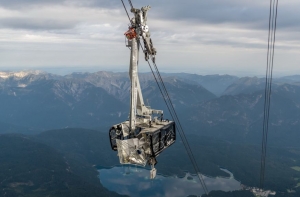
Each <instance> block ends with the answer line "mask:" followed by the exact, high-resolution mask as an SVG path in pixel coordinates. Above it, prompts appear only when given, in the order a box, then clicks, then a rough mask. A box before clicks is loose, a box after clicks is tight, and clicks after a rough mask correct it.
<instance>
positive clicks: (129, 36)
mask: <svg viewBox="0 0 300 197" xmlns="http://www.w3.org/2000/svg"><path fill="white" fill-rule="evenodd" d="M124 35H125V36H126V38H127V39H128V40H132V39H133V38H136V36H137V34H136V32H135V30H134V28H133V27H131V28H130V29H129V30H128V31H126V32H125V33H124Z"/></svg>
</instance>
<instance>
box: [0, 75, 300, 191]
mask: <svg viewBox="0 0 300 197" xmlns="http://www.w3.org/2000/svg"><path fill="white" fill-rule="evenodd" d="M162 76H163V79H164V82H165V85H166V87H167V89H168V91H169V94H170V97H171V99H172V101H173V104H174V107H175V109H176V111H177V113H178V116H179V118H180V120H181V124H182V125H183V128H184V130H185V132H186V134H187V138H188V140H189V142H190V145H191V148H192V150H193V152H194V153H195V156H196V160H197V162H198V164H199V166H200V167H201V171H202V173H204V174H205V175H208V176H213V177H216V176H225V177H226V176H228V174H226V173H225V172H223V171H222V170H220V169H219V168H220V166H221V167H223V168H226V169H228V170H230V171H231V172H232V173H233V174H234V177H235V178H236V179H237V180H239V181H241V183H242V184H244V185H247V186H252V187H254V186H255V187H257V186H258V185H259V170H260V151H261V150H260V148H261V146H260V143H261V132H262V121H263V104H264V83H265V80H264V78H259V77H237V76H232V75H205V76H202V75H196V74H188V73H172V74H170V73H163V74H162ZM139 77H140V81H141V87H142V91H143V95H144V98H146V99H145V103H146V104H147V105H150V106H151V107H153V108H155V109H163V110H164V111H165V117H166V118H170V116H169V114H168V111H167V109H166V107H165V104H164V101H163V99H162V97H161V96H160V92H159V90H158V88H157V85H156V83H155V81H154V79H153V76H152V74H150V73H141V74H139ZM0 89H1V92H0V109H1V111H0V132H1V135H0V141H2V143H1V147H2V148H1V149H0V150H1V151H0V158H1V160H2V161H5V162H3V163H2V164H1V165H2V168H1V170H3V173H2V180H4V181H2V182H1V188H2V190H1V192H2V195H4V194H5V193H6V194H9V196H12V197H13V196H18V195H24V196H26V195H27V196H34V195H36V196H39V195H42V194H43V195H46V194H49V195H53V196H76V195H77V194H76V195H75V193H78V195H77V196H82V194H83V193H84V191H86V190H88V191H90V192H92V193H93V192H94V194H93V196H101V192H104V193H105V192H106V194H105V196H117V195H118V194H116V193H113V192H110V191H108V190H107V189H105V188H104V187H103V186H102V185H101V183H100V182H99V180H98V178H97V171H96V168H95V167H93V166H105V167H110V166H115V165H117V164H118V158H117V156H116V152H113V151H111V150H110V145H109V140H108V134H107V132H108V129H109V128H110V127H111V125H112V124H116V123H118V122H121V121H124V120H126V119H127V118H128V109H129V91H130V81H129V77H128V73H126V72H106V71H99V72H94V73H78V72H77V73H72V74H68V75H64V76H61V75H56V74H51V73H46V72H42V71H19V72H8V71H7V72H0ZM299 128H300V75H294V76H286V77H280V78H274V80H273V87H272V97H271V111H270V122H269V139H268V140H269V141H268V144H269V147H268V157H267V172H266V184H265V185H266V188H267V189H271V190H274V191H276V192H277V193H276V196H298V195H299V192H300V190H299V187H298V185H299V183H298V182H299V181H298V180H300V172H299V171H297V170H298V169H299V168H298V166H299V167H300V145H299V143H298V141H299V139H300V133H299ZM33 150H37V152H32V151H33ZM20 151H21V152H20ZM48 155H51V158H50V157H48ZM177 155H181V157H182V158H185V157H186V159H183V160H181V159H179V158H178V157H177ZM35 158H39V159H35ZM33 161H36V162H35V164H34V165H32V162H33ZM182 161H188V158H187V155H186V153H185V151H184V149H183V145H182V143H181V141H180V139H178V141H177V142H176V143H175V144H174V145H172V146H171V147H170V148H169V149H168V150H166V151H165V152H163V153H162V154H161V156H159V157H158V164H157V169H158V171H159V172H160V173H162V174H164V175H174V174H176V175H178V176H183V175H184V173H185V172H186V171H190V172H191V173H193V172H192V169H193V168H192V166H191V164H190V163H189V162H182ZM46 163H47V165H46ZM19 164H22V166H23V167H21V166H19ZM12 165H14V166H15V168H12V167H11V166H12ZM27 166H28V168H27ZM29 166H31V167H29ZM9 169H13V170H11V171H9V173H8V170H9ZM32 174H34V175H32ZM51 176H52V177H54V179H55V181H53V179H52V181H51ZM32 177H35V178H34V179H33V178H32ZM72 177H77V178H72ZM57 181H60V182H61V183H63V184H59V185H56V182H57ZM42 182H44V184H41V183H42ZM78 184H79V185H81V187H78ZM62 185H65V186H62ZM66 185H67V186H66ZM288 191H292V192H288ZM235 192H239V191H235ZM240 192H242V193H240V194H238V195H239V196H249V195H250V196H251V195H252V193H249V192H248V191H240ZM233 193H234V192H233ZM233 193H230V192H229V193H222V195H229V196H230V195H236V194H233ZM102 194H103V193H102ZM212 194H213V195H215V196H219V195H220V194H219V193H218V192H215V193H214V192H213V193H212ZM91 195H92V194H91Z"/></svg>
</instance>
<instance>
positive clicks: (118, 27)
mask: <svg viewBox="0 0 300 197" xmlns="http://www.w3.org/2000/svg"><path fill="white" fill-rule="evenodd" d="M124 1H125V3H127V4H126V5H127V6H128V2H127V0H124ZM132 2H133V4H134V6H135V7H137V8H140V7H142V6H144V5H151V7H152V9H151V10H150V11H149V15H148V25H149V28H150V31H151V36H152V40H153V42H154V46H155V48H156V49H157V51H158V54H157V58H156V59H157V64H158V67H159V69H160V70H161V71H163V72H189V73H197V74H235V75H241V76H246V75H249V76H252V75H264V72H265V67H266V54H267V38H268V37H267V36H268V17H269V3H270V1H269V0H185V1H179V0H132ZM128 9H129V6H128ZM128 24H129V22H128V18H127V16H126V13H125V11H124V9H123V6H122V4H121V1H120V0H84V1H83V0H26V1H25V0H0V69H1V70H17V69H41V70H47V71H51V72H60V73H64V72H71V71H97V70H109V71H126V70H128V63H129V50H128V49H127V48H126V47H125V44H124V36H123V33H124V32H125V31H126V30H127V28H128ZM299 32H300V1H299V0H284V1H280V0H279V10H278V21H277V34H276V47H275V59H274V73H275V74H276V75H289V74H300V65H299V63H300V33H299ZM141 55H142V54H141ZM140 69H141V71H144V72H149V68H148V67H147V66H146V64H145V63H144V62H143V61H141V64H140Z"/></svg>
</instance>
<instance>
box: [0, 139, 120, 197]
mask: <svg viewBox="0 0 300 197" xmlns="http://www.w3.org/2000/svg"><path fill="white" fill-rule="evenodd" d="M0 160H1V163H0V166H1V167H0V180H1V184H0V188H1V190H0V194H1V196H7V197H19V196H24V197H35V196H36V197H38V196H49V197H68V196H70V197H84V196H86V197H90V196H95V197H97V196H99V197H100V196H119V195H117V194H114V193H112V192H109V191H107V190H106V189H105V188H103V187H102V186H101V185H100V182H99V181H98V180H97V178H96V175H97V172H96V171H95V170H94V169H93V168H85V171H84V174H80V175H79V174H78V173H77V169H78V168H82V167H83V166H82V165H80V164H77V163H76V162H73V161H72V160H69V159H68V158H66V157H64V156H63V155H62V154H60V153H59V152H58V151H56V150H54V149H53V148H50V147H49V146H46V145H43V144H40V143H37V142H34V141H32V140H30V139H29V138H28V137H26V136H16V135H0ZM91 175H93V177H95V178H94V179H91V178H90V177H89V176H91Z"/></svg>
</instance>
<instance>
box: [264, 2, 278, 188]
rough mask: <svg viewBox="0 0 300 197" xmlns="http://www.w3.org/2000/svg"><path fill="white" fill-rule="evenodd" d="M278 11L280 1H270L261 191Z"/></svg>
mask: <svg viewBox="0 0 300 197" xmlns="http://www.w3.org/2000/svg"><path fill="white" fill-rule="evenodd" d="M277 10H278V0H270V13H269V32H268V50H267V67H266V81H265V100H264V118H263V133H262V153H261V169H260V188H261V189H263V188H264V180H265V169H266V154H267V141H268V131H269V116H270V104H271V92H272V78H273V65H274V49H275V35H276V27H277Z"/></svg>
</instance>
